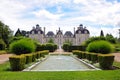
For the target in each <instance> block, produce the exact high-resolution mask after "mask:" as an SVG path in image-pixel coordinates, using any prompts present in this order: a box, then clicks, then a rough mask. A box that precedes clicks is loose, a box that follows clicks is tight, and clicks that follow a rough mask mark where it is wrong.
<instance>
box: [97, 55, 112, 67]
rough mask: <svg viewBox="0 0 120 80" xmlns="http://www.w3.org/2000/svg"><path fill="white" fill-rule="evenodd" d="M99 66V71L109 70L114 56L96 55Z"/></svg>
mask: <svg viewBox="0 0 120 80" xmlns="http://www.w3.org/2000/svg"><path fill="white" fill-rule="evenodd" d="M98 60H99V65H100V67H101V69H111V67H112V64H113V61H114V55H112V54H99V55H98Z"/></svg>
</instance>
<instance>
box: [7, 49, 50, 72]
mask: <svg viewBox="0 0 120 80" xmlns="http://www.w3.org/2000/svg"><path fill="white" fill-rule="evenodd" d="M48 54H49V51H48V50H44V51H39V52H36V53H29V54H21V55H15V56H11V57H9V61H10V66H11V69H12V70H13V71H21V70H23V69H24V68H25V64H29V63H31V62H34V61H36V59H39V58H41V57H45V55H48Z"/></svg>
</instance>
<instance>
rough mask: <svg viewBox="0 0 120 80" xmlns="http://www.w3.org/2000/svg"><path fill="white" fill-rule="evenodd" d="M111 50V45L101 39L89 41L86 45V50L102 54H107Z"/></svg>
mask: <svg viewBox="0 0 120 80" xmlns="http://www.w3.org/2000/svg"><path fill="white" fill-rule="evenodd" d="M112 50H113V47H112V45H111V44H110V43H109V42H107V41H103V40H100V41H94V42H91V43H90V44H89V45H88V47H87V51H89V52H95V53H102V54H108V53H110V52H112Z"/></svg>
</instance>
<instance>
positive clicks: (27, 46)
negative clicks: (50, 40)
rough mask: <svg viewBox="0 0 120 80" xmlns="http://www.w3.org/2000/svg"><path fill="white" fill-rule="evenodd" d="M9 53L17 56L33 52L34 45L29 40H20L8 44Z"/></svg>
mask: <svg viewBox="0 0 120 80" xmlns="http://www.w3.org/2000/svg"><path fill="white" fill-rule="evenodd" d="M10 51H11V52H13V53H15V54H17V55H20V54H23V53H24V54H25V53H31V52H34V51H35V44H34V42H33V41H32V40H30V39H21V40H18V41H16V42H13V43H11V44H10Z"/></svg>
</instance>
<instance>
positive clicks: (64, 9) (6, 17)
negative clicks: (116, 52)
mask: <svg viewBox="0 0 120 80" xmlns="http://www.w3.org/2000/svg"><path fill="white" fill-rule="evenodd" d="M0 20H1V21H2V22H4V23H5V24H7V25H9V26H10V28H11V29H12V30H13V31H16V30H17V29H18V28H20V29H21V30H31V29H32V27H33V26H35V25H36V24H39V25H40V26H41V27H46V31H54V32H56V30H57V29H58V28H59V27H60V28H61V29H62V30H63V32H65V31H69V30H70V31H72V32H73V28H74V27H75V28H76V29H77V27H78V26H79V24H83V25H84V26H86V27H87V29H89V30H90V35H91V36H98V35H99V34H100V30H101V29H102V30H103V31H104V34H106V33H112V34H113V35H114V36H115V37H117V36H118V29H119V28H120V0H0Z"/></svg>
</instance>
